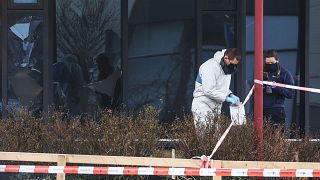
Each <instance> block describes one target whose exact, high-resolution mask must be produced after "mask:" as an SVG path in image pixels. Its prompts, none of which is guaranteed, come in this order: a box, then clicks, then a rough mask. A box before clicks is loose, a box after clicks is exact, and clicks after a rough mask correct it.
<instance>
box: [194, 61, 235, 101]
mask: <svg viewBox="0 0 320 180" xmlns="http://www.w3.org/2000/svg"><path fill="white" fill-rule="evenodd" d="M199 71H200V72H199V73H200V74H201V79H202V90H203V93H204V94H205V95H206V96H207V97H209V98H210V99H213V100H215V101H218V102H223V101H225V100H226V98H227V97H226V94H227V93H226V92H221V91H219V90H218V88H217V81H218V78H217V72H218V71H219V69H213V68H212V67H211V68H210V67H208V66H203V67H201V68H200V70H199ZM229 91H230V90H229ZM228 94H229V93H228Z"/></svg>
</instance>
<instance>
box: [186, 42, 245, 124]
mask: <svg viewBox="0 0 320 180" xmlns="http://www.w3.org/2000/svg"><path fill="white" fill-rule="evenodd" d="M240 58H241V54H240V51H238V50H237V49H236V48H229V49H223V50H222V51H217V52H216V53H215V54H214V57H213V58H211V59H209V60H207V61H206V62H204V63H203V64H202V65H201V66H200V68H199V73H198V75H197V78H196V82H195V89H194V91H193V101H192V108H191V110H192V113H193V116H194V123H195V126H196V128H197V129H199V128H200V125H201V126H202V125H206V122H207V120H206V118H207V117H208V115H210V116H214V114H215V113H221V106H222V103H223V102H224V101H226V102H228V103H230V104H231V105H238V104H239V103H240V99H239V97H237V96H235V95H234V94H232V92H231V90H230V89H229V87H230V81H231V74H233V73H235V72H236V71H237V64H238V63H239V61H240Z"/></svg>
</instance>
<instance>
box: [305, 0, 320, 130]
mask: <svg viewBox="0 0 320 180" xmlns="http://www.w3.org/2000/svg"><path fill="white" fill-rule="evenodd" d="M309 8H310V14H309V16H310V24H309V33H310V34H309V48H310V49H309V52H306V53H309V70H310V74H309V83H310V86H312V87H314V88H320V71H319V69H320V63H319V59H320V22H319V15H320V2H319V1H317V0H310V7H309ZM309 102H310V106H309V108H310V124H309V126H310V127H309V128H310V130H311V133H319V129H320V122H319V113H320V94H317V93H310V94H309Z"/></svg>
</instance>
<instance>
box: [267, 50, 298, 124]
mask: <svg viewBox="0 0 320 180" xmlns="http://www.w3.org/2000/svg"><path fill="white" fill-rule="evenodd" d="M264 80H265V81H271V82H277V83H282V84H288V85H294V81H293V77H292V75H291V73H290V72H289V71H288V70H286V69H285V68H283V67H281V65H280V63H279V58H278V55H277V53H276V51H275V50H269V51H267V52H266V55H265V66H264ZM263 90H264V91H263V111H264V115H265V116H266V117H267V118H268V119H270V121H271V122H272V123H273V124H284V123H285V118H286V113H285V105H284V102H285V99H286V98H288V99H292V98H293V95H294V91H293V90H292V89H288V88H284V87H276V86H275V87H271V86H268V85H264V87H263Z"/></svg>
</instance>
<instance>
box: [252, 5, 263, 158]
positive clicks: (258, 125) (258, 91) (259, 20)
mask: <svg viewBox="0 0 320 180" xmlns="http://www.w3.org/2000/svg"><path fill="white" fill-rule="evenodd" d="M254 13H255V16H254V61H255V63H254V78H255V79H258V80H262V79H263V0H255V12H254ZM254 126H255V131H256V136H257V150H258V151H257V152H258V159H259V160H262V159H263V86H262V85H260V84H255V92H254Z"/></svg>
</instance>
